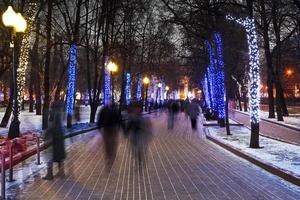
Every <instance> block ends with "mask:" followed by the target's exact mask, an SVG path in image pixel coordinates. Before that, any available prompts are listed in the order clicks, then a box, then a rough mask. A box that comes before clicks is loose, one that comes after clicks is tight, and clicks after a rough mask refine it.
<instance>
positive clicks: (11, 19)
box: [2, 6, 17, 27]
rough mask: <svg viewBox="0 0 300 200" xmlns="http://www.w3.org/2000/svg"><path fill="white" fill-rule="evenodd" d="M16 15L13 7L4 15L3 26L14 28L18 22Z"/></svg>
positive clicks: (9, 7)
mask: <svg viewBox="0 0 300 200" xmlns="http://www.w3.org/2000/svg"><path fill="white" fill-rule="evenodd" d="M16 15H17V14H16V13H15V11H14V9H13V8H12V7H11V6H8V8H7V10H6V11H5V12H4V13H3V15H2V21H3V24H4V25H5V26H7V27H14V26H15V22H16Z"/></svg>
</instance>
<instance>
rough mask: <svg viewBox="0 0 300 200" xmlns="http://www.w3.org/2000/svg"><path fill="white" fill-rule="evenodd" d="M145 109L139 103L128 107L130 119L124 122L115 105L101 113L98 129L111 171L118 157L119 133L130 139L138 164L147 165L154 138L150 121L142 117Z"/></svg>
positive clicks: (105, 108)
mask: <svg viewBox="0 0 300 200" xmlns="http://www.w3.org/2000/svg"><path fill="white" fill-rule="evenodd" d="M142 110H143V107H142V105H140V104H139V103H138V102H133V103H131V104H130V105H129V106H128V109H127V111H128V119H126V120H123V119H122V115H121V111H120V109H119V108H118V107H117V106H116V105H114V104H111V105H107V106H104V107H103V108H102V109H101V111H100V113H99V120H98V128H99V129H100V133H101V134H102V137H103V143H104V150H105V158H106V164H107V165H106V166H107V169H108V170H110V169H111V167H112V165H113V162H114V160H115V158H116V155H117V149H118V139H119V132H120V129H122V131H123V133H124V136H125V137H126V138H128V139H129V141H130V145H131V152H132V154H133V156H134V157H135V160H136V163H137V165H138V166H139V167H142V166H143V164H144V163H145V156H146V154H147V146H148V143H149V141H150V139H151V137H152V128H151V123H150V121H149V120H148V119H147V118H145V117H143V116H142Z"/></svg>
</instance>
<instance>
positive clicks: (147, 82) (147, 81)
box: [143, 77, 150, 85]
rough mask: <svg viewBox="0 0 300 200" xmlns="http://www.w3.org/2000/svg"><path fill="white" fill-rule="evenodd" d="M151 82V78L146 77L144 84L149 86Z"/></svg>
mask: <svg viewBox="0 0 300 200" xmlns="http://www.w3.org/2000/svg"><path fill="white" fill-rule="evenodd" d="M149 82H150V80H149V78H148V77H145V78H144V79H143V83H144V84H146V85H147V84H149Z"/></svg>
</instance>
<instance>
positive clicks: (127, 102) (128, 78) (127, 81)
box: [125, 73, 131, 105]
mask: <svg viewBox="0 0 300 200" xmlns="http://www.w3.org/2000/svg"><path fill="white" fill-rule="evenodd" d="M130 85H131V75H130V73H126V86H125V92H126V105H128V104H130V99H131V94H130V91H131V87H130Z"/></svg>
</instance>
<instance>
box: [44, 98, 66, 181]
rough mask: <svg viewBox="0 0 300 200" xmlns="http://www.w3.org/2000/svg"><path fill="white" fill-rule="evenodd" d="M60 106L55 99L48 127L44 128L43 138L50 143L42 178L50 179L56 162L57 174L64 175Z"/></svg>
mask: <svg viewBox="0 0 300 200" xmlns="http://www.w3.org/2000/svg"><path fill="white" fill-rule="evenodd" d="M61 108H62V105H61V103H60V102H59V101H55V102H54V103H53V105H52V109H51V112H50V118H49V128H48V129H47V130H46V133H45V138H46V141H47V142H49V143H50V147H49V149H48V154H47V157H48V162H47V174H46V176H45V177H43V179H45V180H52V179H53V178H54V176H53V163H54V162H57V163H58V168H59V172H58V174H57V175H58V176H60V177H64V176H65V171H64V160H65V158H66V151H65V143H64V132H63V128H62V122H61Z"/></svg>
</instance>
